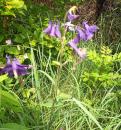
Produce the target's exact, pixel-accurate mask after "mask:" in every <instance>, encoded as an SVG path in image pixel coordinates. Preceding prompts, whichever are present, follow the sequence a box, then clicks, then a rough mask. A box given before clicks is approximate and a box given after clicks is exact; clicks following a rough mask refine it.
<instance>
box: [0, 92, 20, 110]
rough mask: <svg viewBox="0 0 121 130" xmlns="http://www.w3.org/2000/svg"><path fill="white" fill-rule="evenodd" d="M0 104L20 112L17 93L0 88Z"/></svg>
mask: <svg viewBox="0 0 121 130" xmlns="http://www.w3.org/2000/svg"><path fill="white" fill-rule="evenodd" d="M0 98H1V106H0V107H5V108H7V109H11V110H13V111H15V112H22V107H21V104H20V101H19V98H18V96H17V95H15V94H12V93H10V92H8V91H4V90H0Z"/></svg>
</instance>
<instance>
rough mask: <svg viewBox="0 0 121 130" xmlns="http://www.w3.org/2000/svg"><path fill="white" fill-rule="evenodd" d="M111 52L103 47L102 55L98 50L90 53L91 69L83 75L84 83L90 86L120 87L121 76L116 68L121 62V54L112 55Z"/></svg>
mask: <svg viewBox="0 0 121 130" xmlns="http://www.w3.org/2000/svg"><path fill="white" fill-rule="evenodd" d="M111 52H112V51H111V50H110V49H109V48H108V47H106V46H103V47H102V48H101V50H100V53H97V52H96V50H93V51H89V52H88V59H89V60H90V64H91V68H90V69H89V70H86V71H85V72H84V74H83V76H82V77H83V81H84V82H86V83H87V84H89V85H90V86H94V87H96V86H99V87H109V86H110V87H113V86H120V83H121V82H120V81H121V75H120V73H119V72H118V70H117V69H116V68H115V66H116V65H117V64H118V63H119V62H120V61H121V53H115V54H114V55H112V54H111Z"/></svg>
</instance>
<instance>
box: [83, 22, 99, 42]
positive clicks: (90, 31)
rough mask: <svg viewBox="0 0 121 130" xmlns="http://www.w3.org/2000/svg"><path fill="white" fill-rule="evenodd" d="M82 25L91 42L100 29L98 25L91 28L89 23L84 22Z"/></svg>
mask: <svg viewBox="0 0 121 130" xmlns="http://www.w3.org/2000/svg"><path fill="white" fill-rule="evenodd" d="M82 25H83V27H84V29H85V34H86V40H90V39H91V38H92V37H93V36H94V33H95V32H96V31H97V30H98V29H99V28H98V27H97V26H96V25H91V26H89V25H88V22H87V21H85V22H83V23H82Z"/></svg>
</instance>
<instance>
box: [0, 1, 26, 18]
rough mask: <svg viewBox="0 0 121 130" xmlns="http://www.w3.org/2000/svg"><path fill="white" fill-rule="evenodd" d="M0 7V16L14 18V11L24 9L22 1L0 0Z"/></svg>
mask: <svg viewBox="0 0 121 130" xmlns="http://www.w3.org/2000/svg"><path fill="white" fill-rule="evenodd" d="M0 5H1V8H0V15H12V16H15V11H16V10H20V9H26V6H25V5H24V1H23V0H1V1H0Z"/></svg>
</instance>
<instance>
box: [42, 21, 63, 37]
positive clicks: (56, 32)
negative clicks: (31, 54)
mask: <svg viewBox="0 0 121 130" xmlns="http://www.w3.org/2000/svg"><path fill="white" fill-rule="evenodd" d="M43 32H44V33H46V34H48V35H50V36H52V37H58V38H61V32H60V27H59V23H57V24H56V23H54V24H53V23H52V22H50V23H49V25H48V28H46V29H45V30H44V31H43Z"/></svg>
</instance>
